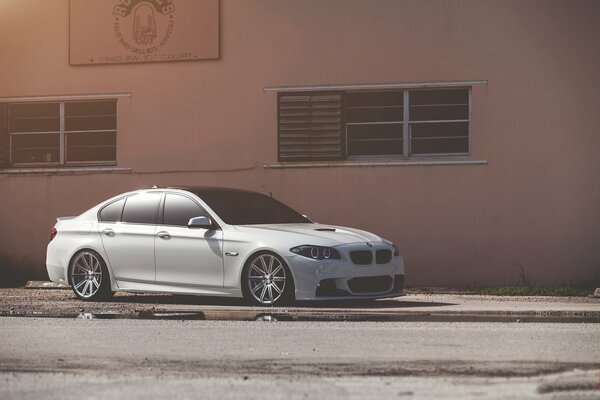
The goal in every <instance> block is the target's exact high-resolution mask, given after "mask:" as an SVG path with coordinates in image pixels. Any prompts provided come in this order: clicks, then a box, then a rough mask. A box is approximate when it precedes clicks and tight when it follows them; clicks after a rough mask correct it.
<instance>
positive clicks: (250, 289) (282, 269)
mask: <svg viewBox="0 0 600 400" xmlns="http://www.w3.org/2000/svg"><path fill="white" fill-rule="evenodd" d="M294 291H295V289H294V279H293V277H292V273H291V272H290V269H289V267H288V266H287V264H286V263H285V261H283V259H282V258H281V257H279V256H278V255H276V254H274V253H271V252H267V251H261V252H259V253H256V254H254V255H252V257H250V258H249V259H248V261H247V262H246V266H245V267H244V270H243V272H242V293H243V294H244V298H245V299H246V300H247V301H249V302H250V303H252V304H254V305H257V306H282V305H288V304H291V303H293V301H294Z"/></svg>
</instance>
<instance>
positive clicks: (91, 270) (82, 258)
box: [69, 249, 114, 301]
mask: <svg viewBox="0 0 600 400" xmlns="http://www.w3.org/2000/svg"><path fill="white" fill-rule="evenodd" d="M69 283H70V284H71V288H72V289H73V292H74V293H75V296H77V298H78V299H80V300H85V301H102V300H108V299H110V298H111V297H112V296H113V294H114V292H113V291H112V290H111V287H110V275H109V274H108V268H106V263H105V262H104V260H103V259H102V256H100V254H98V253H96V252H95V251H94V250H89V249H87V250H81V251H79V252H78V253H76V254H75V255H74V256H73V258H72V259H71V262H70V263H69Z"/></svg>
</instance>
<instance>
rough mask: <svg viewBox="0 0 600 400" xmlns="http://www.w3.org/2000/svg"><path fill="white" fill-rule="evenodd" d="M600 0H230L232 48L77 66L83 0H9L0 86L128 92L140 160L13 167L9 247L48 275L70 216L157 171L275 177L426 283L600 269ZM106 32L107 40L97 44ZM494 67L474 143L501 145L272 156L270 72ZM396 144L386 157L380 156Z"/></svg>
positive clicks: (389, 75)
mask: <svg viewBox="0 0 600 400" xmlns="http://www.w3.org/2000/svg"><path fill="white" fill-rule="evenodd" d="M599 17H600V3H598V2H595V1H577V2H572V1H528V2H522V1H493V2H492V1H426V2H424V1H377V2H365V1H360V0H356V1H341V0H340V1H333V0H330V1H320V0H302V1H300V0H298V1H281V0H273V1H257V2H242V1H231V0H222V2H221V39H220V40H221V59H219V60H214V61H199V62H176V63H153V64H130V65H99V66H69V64H68V59H69V58H68V55H69V54H68V53H69V40H68V38H69V34H68V32H69V3H68V1H67V0H51V1H49V0H21V1H18V2H0V54H1V56H0V71H2V73H1V74H0V97H3V98H4V97H10V96H45V95H62V94H88V93H113V92H118V93H123V92H128V93H131V94H132V95H131V97H122V98H119V100H118V133H117V138H118V139H117V140H118V142H117V158H118V166H119V167H128V168H131V169H132V171H131V172H125V173H112V174H107V173H98V174H87V175H70V174H60V175H56V174H48V175H34V174H26V175H9V174H5V173H0V205H1V207H0V227H1V229H0V237H1V240H0V259H2V258H4V259H7V260H9V263H8V264H9V274H10V276H17V275H18V274H20V275H21V276H25V277H28V278H44V277H45V266H44V252H45V245H46V243H47V240H48V235H49V231H50V228H51V227H52V225H53V222H54V220H55V218H56V217H57V216H61V215H73V214H77V213H79V212H81V211H83V210H85V209H86V208H88V207H90V206H92V205H93V204H95V203H97V202H99V201H100V200H102V199H104V198H107V197H108V196H110V195H113V194H116V193H119V192H122V191H126V190H130V189H133V188H138V187H144V186H150V185H152V184H158V185H182V184H190V185H191V184H194V185H222V186H235V187H242V188H248V189H254V190H258V191H262V192H266V193H268V192H272V194H273V195H274V196H275V197H277V198H278V199H280V200H283V201H284V202H287V203H288V204H290V205H291V206H293V207H295V208H296V209H298V210H299V211H301V212H303V213H306V214H308V215H310V216H311V217H312V218H314V219H316V220H318V221H322V222H327V223H335V224H340V225H350V226H355V227H359V228H363V229H367V230H372V231H374V232H377V233H380V234H381V235H383V236H385V237H387V238H388V239H390V240H393V241H394V242H396V243H397V244H398V246H399V248H400V249H401V251H402V253H403V254H404V255H405V257H406V263H407V271H408V277H409V278H408V284H409V285H446V286H463V287H464V286H467V285H491V284H503V283H510V282H514V281H516V280H517V279H518V271H519V269H518V267H517V265H518V264H520V265H522V266H523V267H524V268H525V271H526V272H527V274H528V276H529V278H530V279H531V280H532V281H534V282H540V283H556V282H559V281H577V280H584V279H591V278H593V277H594V275H595V274H598V273H600V246H598V241H599V239H600V228H599V227H600V185H598V181H599V172H600V161H599V158H598V152H599V151H600V132H599V129H598V126H600V113H598V110H599V109H600V77H599V75H598V71H599V70H600V46H598V43H599V39H600V25H598V24H597V21H598V18H599ZM90 45H93V44H90ZM474 79H482V80H487V82H488V83H487V84H484V85H475V86H473V104H472V138H471V146H472V155H471V156H469V157H466V158H465V159H467V160H486V161H487V162H488V164H487V165H465V166H385V167H369V168H356V167H342V168H311V169H277V170H275V169H265V168H263V165H264V164H272V163H276V158H277V148H276V142H277V141H276V134H277V132H276V131H277V120H276V118H277V112H276V107H277V99H276V93H274V92H265V91H263V88H264V87H267V86H283V85H315V84H349V83H383V82H430V81H452V80H474ZM377 161H381V160H377Z"/></svg>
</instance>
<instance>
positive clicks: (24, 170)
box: [0, 167, 131, 175]
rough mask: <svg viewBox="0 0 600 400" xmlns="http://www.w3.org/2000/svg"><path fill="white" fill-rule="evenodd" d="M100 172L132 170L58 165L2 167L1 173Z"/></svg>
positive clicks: (127, 169) (129, 169) (128, 169)
mask: <svg viewBox="0 0 600 400" xmlns="http://www.w3.org/2000/svg"><path fill="white" fill-rule="evenodd" d="M99 172H110V173H113V172H131V168H127V167H57V168H5V169H0V174H4V175H20V174H41V175H43V174H52V175H55V174H90V173H99Z"/></svg>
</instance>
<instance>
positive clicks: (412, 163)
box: [263, 160, 488, 169]
mask: <svg viewBox="0 0 600 400" xmlns="http://www.w3.org/2000/svg"><path fill="white" fill-rule="evenodd" d="M487 163H488V162H487V160H447V161H338V162H334V161H332V162H302V163H297V162H286V163H278V164H265V165H264V166H263V167H264V168H265V169H285V168H342V167H432V166H437V165H487Z"/></svg>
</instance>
